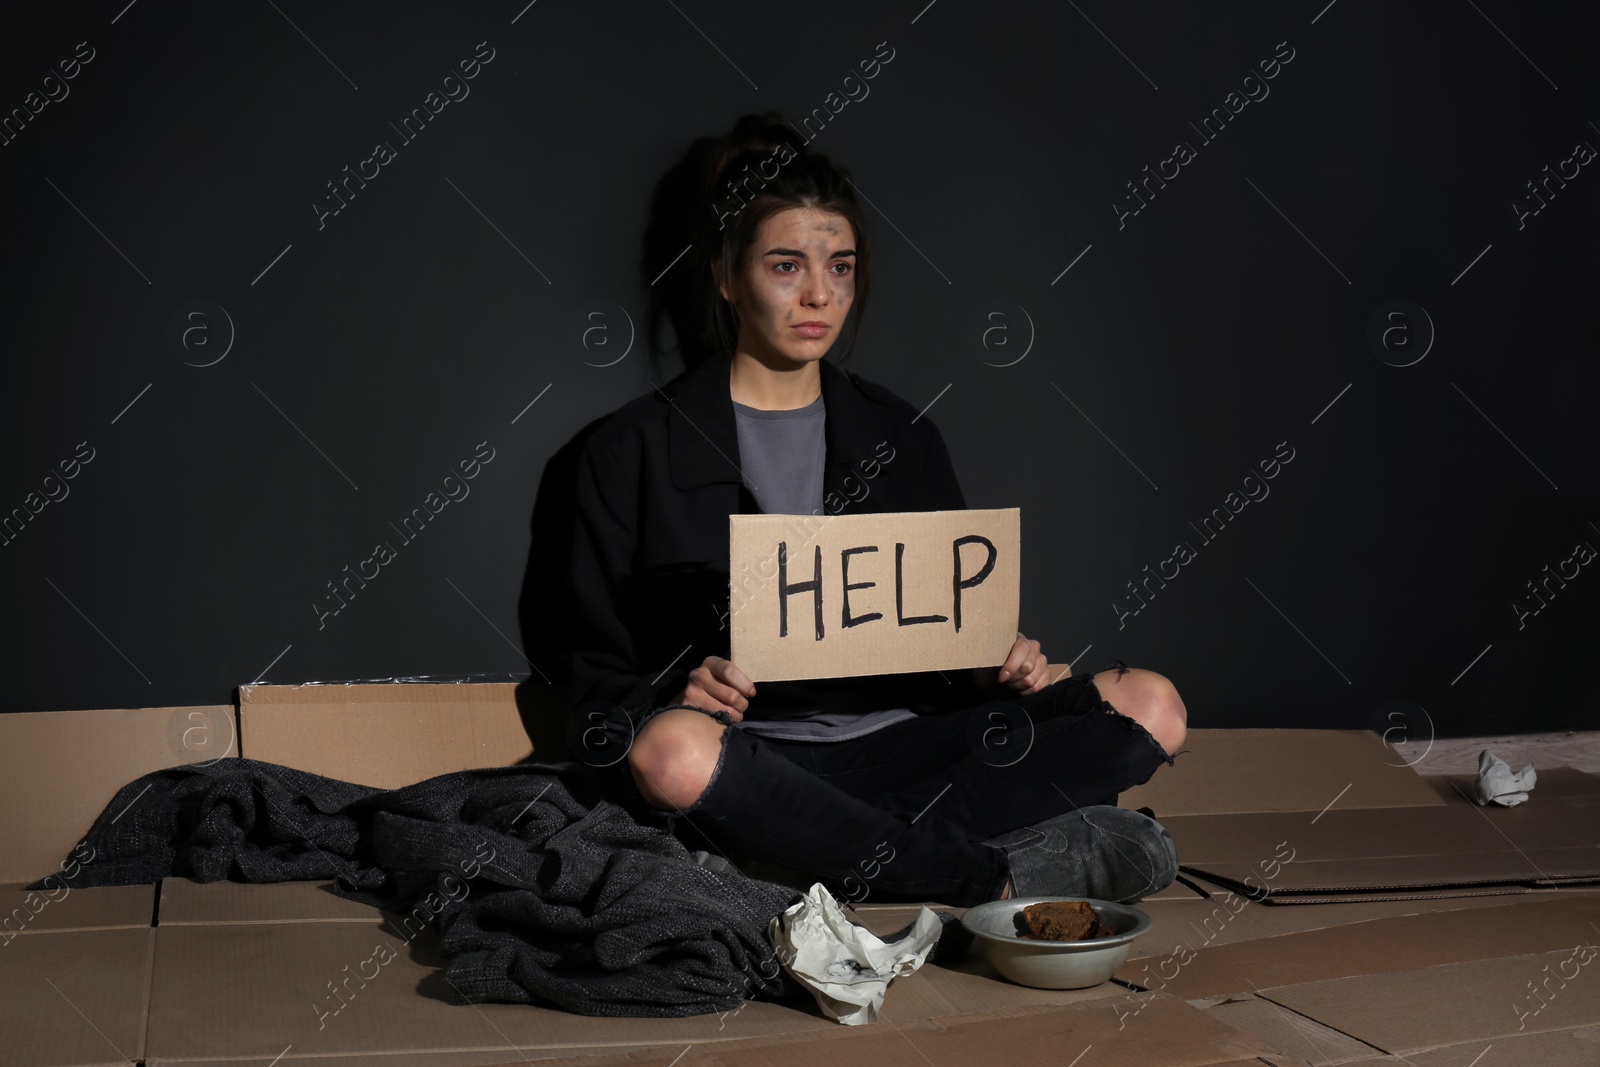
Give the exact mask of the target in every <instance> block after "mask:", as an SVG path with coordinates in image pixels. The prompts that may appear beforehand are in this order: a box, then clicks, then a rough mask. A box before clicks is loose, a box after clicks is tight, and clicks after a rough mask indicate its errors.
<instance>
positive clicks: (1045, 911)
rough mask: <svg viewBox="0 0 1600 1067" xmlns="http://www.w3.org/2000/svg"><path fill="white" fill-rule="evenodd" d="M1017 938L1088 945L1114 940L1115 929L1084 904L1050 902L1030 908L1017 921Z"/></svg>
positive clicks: (1071, 901) (1061, 901) (1022, 911)
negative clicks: (1092, 942)
mask: <svg viewBox="0 0 1600 1067" xmlns="http://www.w3.org/2000/svg"><path fill="white" fill-rule="evenodd" d="M1016 924H1017V935H1018V936H1019V937H1029V938H1033V939H1035V940H1039V941H1088V940H1090V939H1092V938H1097V937H1110V936H1111V934H1112V931H1111V929H1110V928H1109V927H1108V926H1106V925H1105V924H1104V923H1102V922H1101V921H1100V916H1099V915H1098V914H1097V913H1096V912H1095V910H1094V908H1093V907H1091V906H1090V905H1089V904H1088V903H1087V902H1085V901H1082V900H1049V901H1045V902H1043V903H1041V904H1029V905H1028V906H1027V907H1025V908H1023V909H1022V910H1021V911H1019V912H1017V917H1016Z"/></svg>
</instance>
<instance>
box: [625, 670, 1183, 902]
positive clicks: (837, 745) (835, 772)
mask: <svg viewBox="0 0 1600 1067" xmlns="http://www.w3.org/2000/svg"><path fill="white" fill-rule="evenodd" d="M1102 670H1105V671H1109V670H1115V671H1117V673H1118V675H1119V676H1120V674H1123V673H1126V672H1127V670H1128V667H1127V665H1126V664H1124V663H1123V662H1122V661H1120V660H1116V661H1113V664H1112V665H1111V666H1108V667H1105V668H1102ZM1098 673H1100V672H1099V671H1096V672H1091V673H1090V674H1085V675H1073V676H1071V677H1068V678H1064V679H1062V680H1060V681H1058V682H1056V683H1055V684H1053V685H1051V686H1049V687H1047V688H1045V689H1043V690H1040V691H1039V692H1037V693H1033V694H1030V695H1027V696H1009V697H1003V698H1000V699H997V700H993V701H989V702H988V703H985V704H980V705H978V706H976V707H973V708H969V709H965V710H961V711H951V712H944V713H940V714H932V715H921V716H918V717H917V718H915V719H909V720H906V721H904V722H898V723H894V724H892V725H890V726H886V727H884V728H882V729H879V730H876V731H874V732H872V733H869V734H866V735H864V736H861V737H858V738H853V739H850V740H846V741H821V742H813V741H784V740H777V739H773V738H764V737H758V736H756V735H754V734H751V733H749V732H747V731H744V730H741V729H739V728H738V726H736V725H732V726H730V728H729V729H728V730H727V732H726V734H725V735H724V742H723V746H722V753H721V756H720V758H719V760H718V763H717V767H716V770H715V772H714V773H713V774H712V777H711V781H710V784H709V785H708V786H707V787H706V790H705V792H704V793H703V794H701V796H700V798H699V799H698V800H697V801H696V802H695V803H694V804H693V805H691V806H690V807H689V808H687V809H685V810H684V811H681V812H672V811H667V812H661V811H656V810H655V809H653V808H650V807H649V806H648V805H647V804H645V803H644V801H643V799H642V798H641V797H640V796H639V794H638V791H637V789H636V787H634V785H633V782H632V779H631V777H630V776H628V774H627V772H626V761H624V762H623V765H622V767H621V768H619V770H621V771H622V774H621V775H620V777H622V778H625V779H626V783H625V784H624V789H625V790H626V791H627V792H628V793H629V795H630V796H631V798H632V799H633V800H634V801H635V802H636V805H635V806H636V808H637V809H638V810H639V811H640V812H641V814H642V815H643V816H644V817H646V818H653V819H657V820H661V821H664V822H665V823H666V825H667V826H668V827H669V828H670V829H671V830H672V831H673V832H674V833H675V834H676V835H677V836H678V837H679V838H680V839H681V840H683V841H684V842H685V844H687V845H689V847H691V848H703V849H706V850H708V851H712V852H722V853H723V854H724V855H726V856H728V857H729V858H731V859H733V860H734V861H735V862H738V863H742V862H745V861H747V860H749V859H762V860H768V861H771V862H774V863H779V864H784V865H786V866H789V867H794V868H798V869H800V870H802V871H804V872H807V873H808V874H809V875H813V876H815V877H816V879H817V880H818V881H821V882H823V883H824V884H825V885H827V886H828V887H829V889H830V890H831V891H833V892H834V893H835V894H836V895H838V896H839V897H840V898H841V899H843V900H849V901H857V902H859V901H861V900H865V899H867V898H868V897H869V896H870V897H871V898H872V899H875V900H917V901H938V902H943V903H946V904H952V905H957V906H971V905H974V904H979V903H982V902H984V901H987V900H994V899H996V898H998V897H999V895H1000V893H1001V891H1002V889H1003V888H1004V886H1005V883H1006V879H1007V877H1008V870H1007V864H1006V857H1005V853H1004V852H1002V851H1001V850H1000V849H998V848H994V847H992V846H989V845H985V844H983V841H985V840H986V839H988V838H992V837H997V836H999V835H1001V834H1003V833H1006V832H1007V831H1010V830H1014V829H1017V828H1019V827H1023V826H1028V825H1032V824H1034V823H1037V822H1042V821H1044V820H1045V819H1049V818H1053V817H1055V816H1057V815H1061V814H1064V813H1066V812H1070V811H1072V810H1074V809H1075V808H1078V807H1086V806H1088V805H1091V804H1115V803H1116V798H1117V794H1118V793H1120V792H1121V791H1122V790H1124V789H1128V788H1130V787H1132V786H1135V785H1140V784H1143V783H1144V782H1146V781H1149V779H1150V777H1151V775H1153V774H1154V773H1155V770H1156V768H1157V767H1158V766H1159V765H1160V764H1162V763H1166V764H1171V763H1172V762H1173V759H1172V757H1170V756H1168V755H1167V753H1166V751H1165V750H1164V749H1163V748H1162V747H1161V746H1160V745H1159V744H1158V743H1157V742H1156V740H1155V738H1153V737H1152V736H1151V735H1150V733H1149V732H1148V731H1147V730H1146V729H1145V728H1144V726H1143V725H1142V724H1140V723H1139V722H1137V721H1136V720H1134V719H1131V718H1129V717H1127V716H1125V715H1122V714H1121V713H1120V712H1118V711H1117V710H1116V709H1115V707H1114V706H1113V705H1112V704H1111V703H1110V702H1109V701H1107V700H1106V699H1105V698H1104V696H1103V695H1102V693H1101V691H1100V688H1099V686H1097V685H1096V684H1095V682H1094V681H1093V675H1094V674H1098ZM688 706H689V705H670V706H669V707H688ZM669 707H663V708H659V709H655V710H654V711H652V712H651V713H650V715H649V716H647V717H646V721H647V720H648V718H649V717H652V716H653V715H654V714H657V713H659V712H660V711H665V710H669ZM694 710H696V711H701V710H703V709H700V708H695V709H694ZM705 714H708V715H712V717H713V718H716V719H718V720H719V721H721V722H722V723H723V724H724V725H725V726H727V725H729V723H730V717H729V716H728V715H727V714H726V713H725V712H717V713H715V714H713V713H711V712H705ZM619 784H623V783H619Z"/></svg>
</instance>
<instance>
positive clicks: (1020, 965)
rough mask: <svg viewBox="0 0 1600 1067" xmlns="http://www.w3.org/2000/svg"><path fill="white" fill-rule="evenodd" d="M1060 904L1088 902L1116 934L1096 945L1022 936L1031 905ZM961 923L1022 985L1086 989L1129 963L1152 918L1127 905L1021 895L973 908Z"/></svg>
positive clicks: (999, 968)
mask: <svg viewBox="0 0 1600 1067" xmlns="http://www.w3.org/2000/svg"><path fill="white" fill-rule="evenodd" d="M1059 900H1083V901H1086V902H1087V903H1088V904H1089V906H1090V907H1092V908H1094V910H1095V913H1096V914H1097V915H1099V916H1100V921H1101V922H1103V923H1105V924H1107V925H1108V926H1110V927H1111V928H1112V929H1113V930H1115V931H1116V933H1115V934H1113V935H1112V936H1110V937H1101V938H1095V939H1094V940H1092V941H1035V940H1033V939H1032V938H1026V937H1018V936H1017V927H1016V919H1015V916H1016V914H1017V912H1019V911H1021V910H1022V909H1023V908H1025V907H1027V906H1028V905H1029V904H1042V903H1044V902H1045V901H1059ZM961 925H962V926H964V927H965V928H966V929H967V931H968V932H970V933H971V934H972V935H973V936H974V937H975V938H977V939H978V940H979V941H981V942H982V943H983V951H984V954H985V955H987V956H988V957H989V962H990V963H992V964H994V969H995V970H997V971H999V972H1000V974H1001V975H1002V976H1003V977H1005V978H1007V979H1009V980H1011V981H1013V982H1016V983H1017V984H1018V985H1026V986H1033V987H1034V988H1036V989H1083V988H1086V987H1088V986H1093V985H1099V984H1100V983H1101V982H1104V981H1105V980H1106V979H1108V978H1110V977H1111V976H1112V975H1113V974H1115V973H1116V971H1117V968H1118V967H1121V966H1122V965H1123V963H1124V962H1126V960H1127V959H1128V953H1129V952H1130V951H1132V949H1133V941H1134V939H1135V938H1137V937H1138V936H1139V935H1140V934H1142V933H1144V932H1145V931H1146V930H1149V929H1150V916H1149V915H1147V914H1145V913H1144V912H1142V911H1140V910H1139V909H1138V908H1133V907H1129V906H1128V905H1126V904H1117V903H1114V902H1112V901H1109V900H1093V899H1090V898H1088V897H1015V898H1012V899H1010V900H991V901H990V902H989V903H987V904H979V905H978V906H977V907H975V908H969V909H967V912H966V914H965V915H963V916H962V917H961Z"/></svg>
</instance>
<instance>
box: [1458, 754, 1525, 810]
mask: <svg viewBox="0 0 1600 1067" xmlns="http://www.w3.org/2000/svg"><path fill="white" fill-rule="evenodd" d="M1538 777H1539V776H1538V774H1536V773H1535V772H1534V769H1533V764H1531V763H1530V764H1528V765H1527V766H1526V767H1524V768H1522V770H1520V771H1517V772H1516V773H1514V774H1513V773H1512V771H1511V765H1510V764H1508V763H1507V762H1506V761H1505V760H1503V759H1501V758H1500V757H1499V756H1496V755H1495V754H1494V753H1493V752H1490V751H1489V750H1488V749H1484V750H1483V751H1482V752H1481V753H1479V754H1478V780H1477V782H1475V783H1474V784H1473V792H1475V793H1476V794H1477V798H1476V799H1477V801H1478V803H1479V804H1489V803H1491V802H1492V803H1495V804H1500V805H1502V806H1504V807H1507V808H1512V807H1516V806H1517V805H1518V804H1521V803H1522V802H1523V801H1524V800H1527V799H1528V790H1530V789H1532V788H1533V783H1534V782H1535V781H1536V780H1537V779H1538Z"/></svg>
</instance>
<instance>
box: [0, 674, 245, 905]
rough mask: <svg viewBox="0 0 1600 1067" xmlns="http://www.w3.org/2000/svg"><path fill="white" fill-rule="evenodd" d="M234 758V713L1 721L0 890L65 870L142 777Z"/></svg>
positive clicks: (160, 711)
mask: <svg viewBox="0 0 1600 1067" xmlns="http://www.w3.org/2000/svg"><path fill="white" fill-rule="evenodd" d="M238 750H239V746H238V744H237V732H236V729H235V718H234V710H233V707H232V706H231V705H217V706H207V707H195V708H138V709H131V710H130V709H124V710H116V711H47V712H23V713H19V714H14V715H0V760H3V761H4V766H3V772H4V773H0V814H3V816H4V819H5V821H6V823H7V824H8V829H7V832H6V847H5V848H4V849H0V886H20V885H27V884H29V883H31V882H34V881H36V880H38V879H40V878H43V877H44V876H45V875H47V874H50V873H52V872H59V871H61V870H62V861H63V860H64V859H65V858H66V857H67V856H68V854H69V853H71V852H72V847H73V845H75V844H76V843H77V842H78V841H79V840H81V839H82V837H83V835H84V834H86V833H88V831H89V827H90V826H92V825H93V824H94V820H95V817H96V816H97V815H99V814H100V812H101V811H102V810H104V809H105V806H106V805H107V804H108V803H110V801H111V798H112V797H113V796H115V795H116V792H117V790H118V789H120V788H122V787H123V786H124V785H126V784H127V783H128V782H130V781H132V780H133V779H135V778H137V777H139V776H140V775H142V774H146V773H148V772H150V771H155V770H160V769H161V768H163V767H176V766H179V765H180V764H185V763H199V762H203V761H206V760H214V759H223V758H228V757H231V756H234V755H237V754H238Z"/></svg>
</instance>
